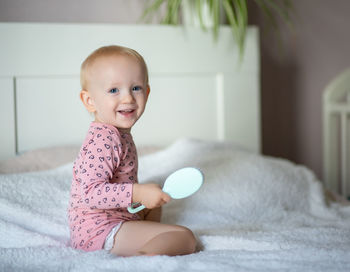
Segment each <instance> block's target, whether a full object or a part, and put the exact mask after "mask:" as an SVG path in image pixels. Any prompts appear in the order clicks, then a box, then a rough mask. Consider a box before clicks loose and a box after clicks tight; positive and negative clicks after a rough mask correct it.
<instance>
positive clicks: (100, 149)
mask: <svg viewBox="0 0 350 272" xmlns="http://www.w3.org/2000/svg"><path fill="white" fill-rule="evenodd" d="M80 79H81V86H82V90H81V92H80V98H81V100H82V102H83V104H84V106H85V107H86V109H87V110H88V111H89V112H91V113H93V114H94V117H95V120H94V121H93V122H92V123H91V124H90V128H89V130H88V133H87V136H86V138H85V140H84V142H83V145H82V147H81V149H80V152H79V155H78V157H77V158H76V160H75V162H74V166H73V180H72V187H71V197H70V203H69V226H70V234H71V245H72V246H73V247H74V248H76V249H82V250H85V251H93V250H100V249H105V250H109V251H110V252H111V253H113V254H116V255H118V256H136V255H170V256H173V255H183V254H191V253H193V252H194V251H195V247H196V239H195V237H194V235H193V233H192V232H191V231H190V230H189V229H187V228H185V227H182V226H176V225H167V224H162V223H160V216H161V210H160V209H161V206H162V205H163V204H165V203H167V202H169V201H170V200H171V198H170V196H169V195H168V194H166V193H164V192H163V191H162V190H161V188H160V186H159V185H157V184H139V183H138V179H137V167H138V160H137V153H136V148H135V144H134V142H133V139H132V136H131V134H130V130H131V128H132V126H133V125H134V124H135V123H136V121H137V120H138V119H139V118H140V117H141V115H142V113H143V111H144V109H145V106H146V102H147V99H148V95H149V93H150V86H149V84H148V72H147V66H146V63H145V61H144V59H143V58H142V56H141V55H140V54H138V53H137V52H136V51H134V50H132V49H130V48H126V47H121V46H106V47H101V48H99V49H97V50H96V51H94V52H93V53H92V54H91V55H90V56H88V57H87V58H86V60H85V61H84V62H83V64H82V66H81V78H80ZM135 202H139V203H141V204H143V205H144V206H146V208H147V209H145V210H144V211H142V212H139V213H138V214H130V213H129V212H128V211H127V207H128V206H130V205H131V204H132V203H135Z"/></svg>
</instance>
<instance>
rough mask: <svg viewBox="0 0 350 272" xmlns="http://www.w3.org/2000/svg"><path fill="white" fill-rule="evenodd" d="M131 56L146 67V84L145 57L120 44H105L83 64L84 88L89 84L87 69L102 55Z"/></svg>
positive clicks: (81, 71) (81, 77)
mask: <svg viewBox="0 0 350 272" xmlns="http://www.w3.org/2000/svg"><path fill="white" fill-rule="evenodd" d="M116 55H117V56H118V55H122V56H129V57H134V58H136V60H138V61H139V63H140V65H141V66H142V68H143V69H144V72H145V81H146V84H148V69H147V65H146V62H145V60H144V59H143V57H142V56H141V55H140V54H139V53H138V52H137V51H135V50H133V49H131V48H128V47H124V46H119V45H109V46H103V47H100V48H98V49H96V50H95V51H93V52H92V53H91V54H90V55H89V56H88V57H87V58H86V59H85V60H84V62H83V63H82V64H81V69H80V84H81V87H82V89H86V86H87V81H88V79H87V71H88V70H89V68H90V67H91V66H92V65H93V64H94V63H95V61H96V60H97V59H99V58H101V57H109V56H116Z"/></svg>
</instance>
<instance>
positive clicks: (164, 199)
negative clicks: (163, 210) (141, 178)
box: [132, 183, 171, 209]
mask: <svg viewBox="0 0 350 272" xmlns="http://www.w3.org/2000/svg"><path fill="white" fill-rule="evenodd" d="M170 200H171V197H170V196H169V195H168V194H167V193H164V192H163V191H162V189H161V188H160V186H159V185H158V184H154V183H150V184H134V185H133V193H132V202H140V203H141V204H142V205H144V206H145V207H146V208H148V209H154V208H157V207H160V206H162V205H164V204H165V203H168V202H169V201H170Z"/></svg>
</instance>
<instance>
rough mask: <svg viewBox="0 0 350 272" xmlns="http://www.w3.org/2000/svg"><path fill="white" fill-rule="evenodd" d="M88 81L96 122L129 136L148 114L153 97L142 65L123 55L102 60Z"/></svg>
mask: <svg viewBox="0 0 350 272" xmlns="http://www.w3.org/2000/svg"><path fill="white" fill-rule="evenodd" d="M88 77H89V80H88V91H89V93H90V96H91V100H92V103H93V104H94V108H95V111H94V114H95V121H96V122H102V123H108V124H110V125H113V126H115V127H117V128H118V129H120V130H121V131H124V132H129V131H130V129H131V127H132V126H133V125H134V124H135V123H136V121H137V120H138V119H139V118H140V117H141V115H142V113H143V111H144V110H145V106H146V102H147V97H148V93H149V86H148V84H147V82H146V79H145V71H144V70H143V67H142V66H141V64H140V63H139V61H138V60H137V59H136V58H134V57H131V56H123V55H118V56H112V57H104V58H100V59H98V60H97V61H96V63H94V64H93V66H92V67H91V69H90V71H89V73H88Z"/></svg>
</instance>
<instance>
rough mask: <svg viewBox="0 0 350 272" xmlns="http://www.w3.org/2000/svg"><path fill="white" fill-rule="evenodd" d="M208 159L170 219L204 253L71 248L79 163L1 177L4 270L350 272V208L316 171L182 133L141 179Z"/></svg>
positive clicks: (146, 161) (148, 160) (152, 158)
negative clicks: (329, 197) (124, 253)
mask: <svg viewBox="0 0 350 272" xmlns="http://www.w3.org/2000/svg"><path fill="white" fill-rule="evenodd" d="M185 166H196V167H199V168H200V169H201V170H202V171H203V173H204V175H205V182H204V185H203V186H202V188H201V189H200V191H198V192H197V193H196V194H195V195H193V196H192V197H189V198H187V199H183V200H176V201H175V200H174V201H172V202H171V203H170V204H167V205H166V206H164V216H163V219H162V220H163V222H167V223H174V224H175V223H176V224H181V225H185V226H187V227H189V228H191V229H192V230H193V231H194V232H195V234H196V236H197V238H198V240H199V242H200V250H201V251H200V252H198V253H196V254H192V255H188V256H178V257H167V256H156V257H131V258H122V257H116V256H113V255H111V254H109V253H108V252H106V251H103V250H101V251H97V252H89V253H86V252H82V251H77V250H73V249H72V248H70V247H69V246H68V239H69V230H68V226H67V216H66V209H67V203H68V198H69V189H70V183H71V167H72V165H65V166H63V167H60V168H57V169H54V170H50V171H46V172H35V173H26V174H11V175H1V176H0V190H1V191H0V228H1V231H0V246H1V249H0V271H18V270H20V271H23V270H29V271H112V270H113V271H133V272H135V271H162V272H164V271H220V272H222V271H264V270H268V271H273V270H277V271H283V270H288V271H350V208H349V207H344V206H341V205H339V204H337V203H327V202H326V200H325V198H324V194H323V188H322V185H321V183H320V182H319V181H317V180H316V178H315V176H314V175H313V173H312V172H311V171H309V170H308V169H307V168H305V167H303V166H297V165H295V164H292V163H290V162H288V161H286V160H281V159H275V158H269V157H264V156H260V155H256V154H252V153H248V152H244V151H242V150H239V149H237V148H234V147H233V146H231V145H229V144H224V143H210V142H202V141H194V140H180V141H178V142H176V143H174V144H173V145H172V146H170V147H168V148H167V149H165V150H162V151H160V152H158V153H155V154H151V155H147V156H144V157H141V158H140V172H139V179H140V181H141V182H151V181H153V182H158V183H162V182H163V180H164V178H165V177H166V176H167V175H168V174H170V173H171V172H172V171H174V170H176V169H178V168H181V167H185Z"/></svg>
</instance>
